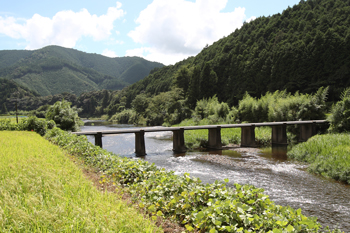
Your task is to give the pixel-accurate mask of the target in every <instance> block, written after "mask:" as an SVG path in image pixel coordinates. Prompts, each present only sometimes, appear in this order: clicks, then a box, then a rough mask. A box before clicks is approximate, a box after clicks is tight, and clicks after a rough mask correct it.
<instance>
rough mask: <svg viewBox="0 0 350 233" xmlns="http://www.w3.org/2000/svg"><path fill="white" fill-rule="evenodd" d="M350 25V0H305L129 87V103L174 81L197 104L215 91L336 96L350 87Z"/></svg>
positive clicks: (230, 98)
mask: <svg viewBox="0 0 350 233" xmlns="http://www.w3.org/2000/svg"><path fill="white" fill-rule="evenodd" d="M349 25H350V0H307V1H306V0H301V1H300V3H299V4H296V5H294V6H293V7H288V8H287V9H285V10H284V11H283V13H282V14H280V13H279V14H276V15H273V16H269V17H260V18H257V19H255V20H253V21H251V22H249V23H244V24H243V26H242V27H241V28H240V29H237V30H236V31H234V32H233V33H232V34H230V35H229V36H227V37H224V38H222V39H220V40H219V41H217V42H215V43H214V44H213V45H211V46H208V47H206V48H203V50H202V51H201V52H200V53H199V54H198V55H197V56H195V57H191V58H189V59H186V60H184V61H181V62H179V63H177V64H175V65H173V66H166V67H163V68H160V69H158V70H157V71H155V72H153V73H152V74H150V75H149V76H148V77H146V78H145V79H143V80H141V81H139V82H137V83H135V84H133V85H131V86H129V87H128V88H127V90H126V91H125V92H124V95H125V96H126V97H127V100H128V103H127V106H130V103H131V101H132V100H133V99H134V98H135V97H136V95H138V94H140V93H143V92H144V93H145V94H148V95H156V94H158V93H160V92H166V91H169V90H170V89H171V88H173V87H174V86H177V87H180V88H183V89H184V92H185V97H186V98H187V99H188V100H189V102H190V104H191V106H192V107H193V106H194V104H195V103H196V100H198V99H202V98H208V97H210V96H213V95H215V94H216V95H217V97H218V98H219V100H220V101H225V102H228V103H229V104H230V105H236V104H237V103H238V101H239V100H240V99H242V97H243V96H244V94H245V92H248V93H249V94H250V95H251V96H253V97H260V96H261V95H262V94H265V93H266V92H268V91H270V92H273V91H275V90H285V89H286V90H287V91H289V92H296V91H299V92H302V93H314V92H316V91H317V90H318V88H319V87H321V86H329V87H330V89H329V90H330V92H329V100H336V99H337V98H339V94H340V92H341V91H342V90H344V88H345V87H349V86H350V53H349V51H350V27H349Z"/></svg>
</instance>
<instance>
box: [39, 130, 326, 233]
mask: <svg viewBox="0 0 350 233" xmlns="http://www.w3.org/2000/svg"><path fill="white" fill-rule="evenodd" d="M45 137H46V138H47V139H48V140H50V141H51V142H53V143H55V144H57V145H59V146H60V147H62V148H64V149H66V150H67V151H68V152H69V153H70V154H72V155H75V156H79V157H81V158H82V159H84V161H85V162H86V163H87V164H89V165H92V166H95V167H97V168H98V169H100V170H101V172H103V173H104V174H105V176H104V177H103V179H104V180H103V181H105V180H108V179H111V180H113V181H115V182H118V183H119V184H122V185H124V186H125V187H128V190H129V191H130V193H131V194H132V195H133V197H134V198H135V199H136V200H138V201H139V206H140V207H141V208H144V209H145V210H147V211H148V212H149V213H151V214H152V215H153V217H154V218H157V216H159V217H162V216H164V217H170V218H173V219H175V220H177V221H179V222H180V223H182V224H184V225H185V226H186V228H187V230H188V231H194V230H195V229H197V230H200V232H281V233H282V232H319V231H320V229H321V226H320V224H319V223H317V221H316V218H312V217H310V218H308V217H306V216H304V215H302V214H301V210H300V209H299V210H294V209H292V208H291V207H282V206H279V205H275V204H274V203H273V202H272V201H271V200H270V199H269V198H268V196H267V195H265V194H263V190H262V189H257V188H255V187H253V186H250V185H243V186H242V185H239V184H236V185H235V188H229V187H227V186H226V184H225V183H222V182H218V181H216V182H215V183H213V184H203V183H202V182H201V181H200V180H199V179H197V178H192V177H190V176H189V174H184V175H183V176H177V175H175V174H174V173H173V172H168V171H165V170H164V169H158V168H157V167H156V166H155V165H154V164H150V163H148V162H147V161H144V160H139V159H135V160H133V159H129V158H122V157H119V156H116V155H114V154H113V153H110V152H107V151H106V150H103V149H101V148H99V147H96V146H93V145H92V144H91V143H89V142H88V140H87V138H86V137H85V136H76V135H72V134H70V133H67V132H64V131H62V130H60V129H58V128H55V129H53V130H51V131H49V132H48V133H47V134H46V136H45ZM225 182H228V180H225ZM325 231H328V230H325Z"/></svg>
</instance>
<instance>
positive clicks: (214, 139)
mask: <svg viewBox="0 0 350 233" xmlns="http://www.w3.org/2000/svg"><path fill="white" fill-rule="evenodd" d="M324 123H327V121H326V120H312V121H282V122H264V123H246V124H225V125H201V126H185V127H152V128H141V129H122V130H105V131H100V132H98V131H85V132H74V134H77V135H93V136H94V137H95V145H96V146H100V147H102V137H103V136H104V135H113V134H127V133H134V134H135V153H136V155H138V156H144V155H146V145H145V133H147V132H160V131H172V132H173V151H174V152H178V153H183V152H186V150H187V148H186V146H185V139H184V131H185V130H199V129H208V148H210V149H216V150H221V149H222V148H223V147H222V142H221V129H223V128H241V147H255V146H256V142H255V127H261V126H270V127H271V128H272V135H271V141H272V147H280V146H286V145H287V144H288V143H287V125H299V127H300V135H299V142H305V141H307V140H308V139H309V138H310V137H312V136H314V135H315V134H316V125H317V124H324Z"/></svg>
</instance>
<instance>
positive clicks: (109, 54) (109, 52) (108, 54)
mask: <svg viewBox="0 0 350 233" xmlns="http://www.w3.org/2000/svg"><path fill="white" fill-rule="evenodd" d="M102 55H103V56H106V57H112V58H114V57H118V55H117V54H116V53H115V52H114V51H112V50H109V49H105V50H103V52H102Z"/></svg>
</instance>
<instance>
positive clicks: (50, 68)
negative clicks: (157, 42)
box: [0, 46, 163, 96]
mask: <svg viewBox="0 0 350 233" xmlns="http://www.w3.org/2000/svg"><path fill="white" fill-rule="evenodd" d="M162 66H163V65H162V64H160V63H156V62H149V61H147V60H144V59H142V58H138V57H122V58H108V57H105V56H102V55H98V54H88V53H84V52H80V51H78V50H74V49H67V48H62V47H59V46H48V47H45V48H42V49H39V50H34V51H9V50H4V51H0V77H2V78H6V79H9V80H13V81H15V82H17V83H18V84H21V85H22V86H26V87H28V88H29V89H31V90H34V91H36V92H38V93H39V94H40V95H44V96H46V95H54V94H60V93H63V92H70V93H73V94H77V95H79V94H81V93H82V92H88V91H96V90H101V89H111V90H118V89H122V88H124V87H125V86H127V85H129V84H132V83H135V82H137V81H139V80H141V79H142V78H144V77H145V76H147V75H148V74H149V72H150V71H151V70H152V69H154V68H158V67H162Z"/></svg>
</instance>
